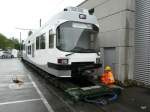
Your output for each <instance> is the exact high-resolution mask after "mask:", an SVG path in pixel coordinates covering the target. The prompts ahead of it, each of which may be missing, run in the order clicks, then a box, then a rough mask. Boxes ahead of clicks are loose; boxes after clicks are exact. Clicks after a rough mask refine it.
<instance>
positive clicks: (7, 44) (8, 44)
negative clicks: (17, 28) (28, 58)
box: [0, 33, 20, 50]
mask: <svg viewBox="0 0 150 112" xmlns="http://www.w3.org/2000/svg"><path fill="white" fill-rule="evenodd" d="M14 48H15V49H18V50H19V48H20V44H19V41H18V39H16V38H11V39H8V38H7V37H6V36H4V35H3V34H1V33H0V49H4V50H5V49H14Z"/></svg>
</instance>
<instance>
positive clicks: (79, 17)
mask: <svg viewBox="0 0 150 112" xmlns="http://www.w3.org/2000/svg"><path fill="white" fill-rule="evenodd" d="M67 21H75V22H83V23H90V24H95V25H97V26H98V27H99V24H98V21H97V19H96V17H95V16H94V15H92V14H90V13H89V12H88V10H87V9H81V8H78V7H67V8H65V9H64V10H63V11H62V12H60V13H58V14H57V15H55V16H53V17H52V18H51V19H50V20H49V21H48V22H47V23H46V24H44V25H43V26H42V27H41V28H39V29H38V30H36V31H34V33H33V34H32V35H31V36H29V37H28V38H27V40H28V39H29V38H30V39H31V38H32V37H35V36H37V35H39V34H41V33H42V30H44V29H45V28H50V29H56V28H57V27H58V26H59V25H60V24H62V23H64V22H67Z"/></svg>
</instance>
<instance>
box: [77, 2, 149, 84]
mask: <svg viewBox="0 0 150 112" xmlns="http://www.w3.org/2000/svg"><path fill="white" fill-rule="evenodd" d="M137 4H138V5H137ZM78 7H80V8H86V9H92V8H94V11H95V12H94V14H95V15H96V16H97V18H98V21H99V24H100V34H99V44H100V48H104V52H103V53H104V65H111V66H112V67H113V70H114V74H115V78H116V79H118V80H121V81H124V80H125V79H136V80H138V81H142V82H144V83H145V80H146V82H147V84H148V83H149V84H150V68H148V66H149V67H150V63H149V62H150V37H148V35H149V36H150V26H149V25H150V24H145V25H147V27H146V28H147V34H144V35H142V36H140V34H143V32H144V29H145V26H144V25H142V24H143V23H144V21H145V20H147V23H148V18H150V13H149V15H148V14H147V15H148V18H146V17H147V16H145V17H144V18H143V16H144V14H145V13H147V11H148V10H149V12H150V0H85V1H84V2H83V3H81V4H80V5H78ZM140 7H142V8H140ZM144 8H147V10H146V11H145V10H144ZM137 9H138V10H137ZM136 10H137V13H136ZM143 11H144V12H143ZM136 18H138V19H136ZM141 18H143V20H141V21H139V20H140V19H141ZM141 25H142V26H143V27H142V28H143V29H140V28H141V27H140V26H141ZM135 26H136V27H135ZM135 29H136V30H135ZM144 36H146V37H147V40H149V42H148V41H147V40H146V38H144ZM141 37H142V39H141ZM140 41H142V42H143V43H142V42H140ZM144 44H146V45H147V46H144V47H142V48H143V49H142V50H144V49H145V50H144V51H142V50H141V46H143V45H144ZM148 44H149V45H148ZM148 48H149V51H148ZM146 52H147V54H146V55H147V57H146V56H145V57H144V56H143V54H144V53H146ZM148 53H149V55H148ZM139 55H140V56H139ZM148 56H149V57H148ZM143 60H145V61H144V62H145V63H142V61H143ZM146 63H147V65H145V64H146ZM139 64H141V66H140V65H139ZM144 67H145V68H146V69H144ZM143 69H144V70H143ZM146 70H147V71H146ZM142 71H143V72H142ZM145 73H147V76H145Z"/></svg>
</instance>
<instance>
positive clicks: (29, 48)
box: [28, 45, 31, 55]
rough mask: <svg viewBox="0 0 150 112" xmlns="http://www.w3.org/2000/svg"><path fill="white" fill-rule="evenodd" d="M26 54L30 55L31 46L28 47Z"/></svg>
mask: <svg viewBox="0 0 150 112" xmlns="http://www.w3.org/2000/svg"><path fill="white" fill-rule="evenodd" d="M28 54H29V55H31V45H30V46H28Z"/></svg>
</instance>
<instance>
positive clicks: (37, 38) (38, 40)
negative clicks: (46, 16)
mask: <svg viewBox="0 0 150 112" xmlns="http://www.w3.org/2000/svg"><path fill="white" fill-rule="evenodd" d="M39 43H40V39H39V37H36V49H39Z"/></svg>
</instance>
